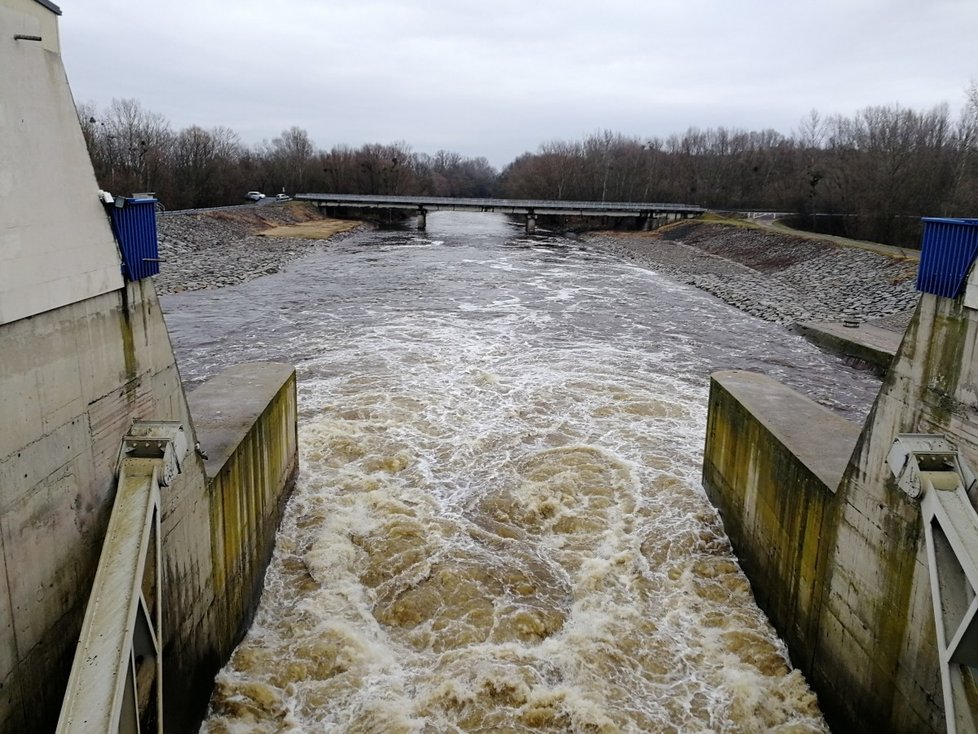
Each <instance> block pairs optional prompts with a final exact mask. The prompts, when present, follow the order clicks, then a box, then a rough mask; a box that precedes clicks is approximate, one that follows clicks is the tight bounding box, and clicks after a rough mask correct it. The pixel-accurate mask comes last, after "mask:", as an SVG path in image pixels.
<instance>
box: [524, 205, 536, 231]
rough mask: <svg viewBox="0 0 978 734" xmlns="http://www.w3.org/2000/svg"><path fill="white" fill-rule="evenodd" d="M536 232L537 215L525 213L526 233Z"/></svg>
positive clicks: (529, 212)
mask: <svg viewBox="0 0 978 734" xmlns="http://www.w3.org/2000/svg"><path fill="white" fill-rule="evenodd" d="M536 231H537V215H536V214H535V213H534V212H533V211H532V210H530V211H528V212H527V213H526V233H527V234H533V233H534V232H536Z"/></svg>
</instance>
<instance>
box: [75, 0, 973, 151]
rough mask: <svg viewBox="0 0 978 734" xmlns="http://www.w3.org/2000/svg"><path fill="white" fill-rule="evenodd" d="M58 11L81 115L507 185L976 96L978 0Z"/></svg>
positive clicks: (338, 2) (151, 6)
mask: <svg viewBox="0 0 978 734" xmlns="http://www.w3.org/2000/svg"><path fill="white" fill-rule="evenodd" d="M57 1H58V2H59V4H60V6H61V9H62V11H63V13H64V14H63V16H62V18H61V40H62V47H63V53H64V62H65V66H66V68H67V71H68V78H69V80H70V82H71V86H72V91H73V93H74V95H75V100H76V102H94V103H95V104H96V105H98V107H99V108H100V109H101V108H103V107H105V106H106V105H107V104H108V103H110V102H111V100H112V98H113V97H119V98H121V97H133V98H136V99H138V100H140V101H141V102H142V104H143V106H144V107H145V108H147V109H149V110H152V111H154V112H159V113H162V114H164V115H165V116H166V117H167V118H168V119H169V120H170V122H171V123H172V124H173V126H174V127H175V128H178V129H179V128H181V127H185V126H187V125H191V124H198V125H201V126H203V127H211V126H214V125H225V126H228V127H231V128H233V129H235V130H236V131H237V132H238V133H239V134H240V136H241V138H242V140H243V141H244V142H245V143H249V144H252V143H259V142H261V141H262V140H263V139H268V140H271V139H272V138H274V137H275V136H277V135H278V134H279V133H280V132H281V131H282V130H283V129H285V128H288V127H290V126H292V125H298V126H300V127H303V128H305V129H306V130H307V131H308V132H309V135H310V137H311V138H312V140H313V142H314V144H315V145H316V146H317V147H320V148H330V147H332V146H334V145H339V144H347V145H351V146H358V145H361V144H363V143H370V142H378V143H389V142H394V141H405V142H407V143H408V144H409V145H410V146H411V147H412V148H413V149H414V150H416V151H420V152H426V153H434V152H435V151H437V150H438V149H440V148H445V149H448V150H454V151H457V152H459V153H462V154H463V155H466V156H479V155H484V156H486V157H487V158H488V159H489V161H490V162H491V163H492V164H493V165H495V166H497V167H501V166H503V165H505V164H506V163H508V162H509V161H511V160H512V159H513V158H515V157H516V156H517V155H519V154H520V153H523V152H526V151H534V150H536V149H537V146H538V145H540V144H541V143H543V142H547V141H551V140H557V139H559V140H577V139H580V138H581V137H583V136H585V135H587V134H589V133H592V132H596V131H600V130H605V129H608V130H613V131H615V132H621V133H624V134H626V135H633V136H637V137H651V136H660V137H663V136H667V135H669V134H671V133H678V132H682V131H684V130H685V129H686V128H688V127H690V126H695V127H700V128H705V127H714V126H720V125H723V126H726V127H731V128H746V129H765V128H774V129H776V130H778V131H780V132H782V133H785V134H790V133H791V132H792V130H794V129H796V128H797V127H798V124H799V121H800V119H801V118H802V117H803V116H805V115H806V114H807V113H808V111H809V110H811V109H812V108H815V109H817V110H818V111H819V112H820V113H822V114H823V115H828V114H834V113H841V114H845V115H851V114H853V113H854V112H856V111H857V110H859V109H862V108H863V107H866V106H869V105H880V104H892V103H897V102H898V103H900V104H902V105H904V106H906V107H912V108H915V109H924V108H930V107H931V106H933V105H934V104H937V103H940V102H947V103H948V104H949V105H950V107H951V110H952V112H953V113H955V115H956V114H957V113H958V111H959V110H960V108H961V105H962V102H963V95H964V90H965V88H966V86H967V85H968V84H969V82H970V80H971V79H978V0H809V1H808V2H792V1H790V0H788V1H785V0H780V1H777V0H646V1H645V2H641V1H640V0H600V1H598V0H591V2H582V1H580V0H564V1H563V2H557V1H556V0H519V1H517V0H496V1H495V2H488V1H487V0H482V2H470V1H469V0H264V1H262V2H253V1H252V0H238V1H236V2H230V1H229V0H166V2H160V3H148V2H134V1H133V0H85V2H80V1H79V2H76V1H75V0H57Z"/></svg>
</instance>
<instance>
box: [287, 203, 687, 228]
mask: <svg viewBox="0 0 978 734" xmlns="http://www.w3.org/2000/svg"><path fill="white" fill-rule="evenodd" d="M292 198H294V199H297V200H300V201H311V202H314V203H315V204H316V205H317V206H318V207H319V208H320V209H325V210H327V211H330V210H336V209H342V208H357V209H406V210H410V211H414V212H417V216H418V229H424V228H425V226H426V224H427V217H428V212H430V211H467V212H498V213H500V214H519V215H523V216H525V217H526V231H527V234H533V232H534V231H535V230H536V224H537V217H539V216H541V215H558V216H571V217H619V218H622V217H625V218H627V217H634V218H636V219H638V220H639V225H640V228H641V229H649V228H650V227H651V226H653V225H654V224H656V223H657V222H660V221H662V220H666V221H669V220H672V219H686V218H688V217H696V216H700V215H701V214H703V213H704V212H705V211H706V209H704V208H702V207H699V206H694V205H692V204H662V203H650V202H623V201H607V202H606V201H546V200H539V201H538V200H532V199H465V198H456V197H446V196H363V195H360V194H296V195H295V196H294V197H292Z"/></svg>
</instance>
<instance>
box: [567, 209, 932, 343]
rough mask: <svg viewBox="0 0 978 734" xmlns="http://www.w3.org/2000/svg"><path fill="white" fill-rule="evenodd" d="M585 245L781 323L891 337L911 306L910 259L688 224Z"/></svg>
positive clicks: (603, 236) (603, 235)
mask: <svg viewBox="0 0 978 734" xmlns="http://www.w3.org/2000/svg"><path fill="white" fill-rule="evenodd" d="M583 239H584V240H585V242H587V243H589V244H590V245H592V246H594V247H596V248H599V249H601V250H604V251H607V252H612V253H614V254H617V255H619V256H621V257H624V258H626V259H628V260H631V261H633V262H635V263H636V264H638V265H641V266H643V267H647V268H650V269H653V270H656V271H659V272H661V273H663V274H665V275H667V276H668V277H670V278H672V279H674V280H677V281H679V282H682V283H686V284H688V285H693V286H696V287H697V288H700V289H702V290H705V291H707V292H709V293H712V294H713V295H714V296H716V297H717V298H719V299H721V300H722V301H725V302H726V303H728V304H730V305H732V306H735V307H736V308H739V309H741V310H742V311H746V312H747V313H749V314H752V315H754V316H757V317H758V318H762V319H764V320H766V321H773V322H775V323H779V324H784V325H792V324H794V323H797V322H807V321H844V320H845V321H856V322H873V323H878V324H879V325H880V326H881V327H883V328H889V329H892V330H895V331H897V330H902V329H903V328H904V327H905V326H906V323H907V321H908V320H909V315H910V313H911V312H912V310H913V308H914V307H915V305H916V303H917V296H918V293H917V291H916V288H915V279H916V273H917V263H916V262H914V261H913V260H910V259H903V258H894V257H887V256H885V255H881V254H878V253H875V252H868V251H865V250H862V249H857V248H846V247H841V246H839V245H837V244H835V243H831V242H825V241H820V240H816V239H812V238H810V237H801V236H796V235H793V234H788V233H783V232H776V231H766V230H762V229H759V228H753V227H740V226H733V225H729V224H720V223H711V222H701V221H693V222H685V223H682V224H678V225H673V226H670V227H668V228H664V229H662V230H659V231H656V232H598V233H593V234H590V235H586V236H584V238H583Z"/></svg>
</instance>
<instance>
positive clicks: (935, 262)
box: [917, 217, 978, 298]
mask: <svg viewBox="0 0 978 734" xmlns="http://www.w3.org/2000/svg"><path fill="white" fill-rule="evenodd" d="M923 222H924V239H923V242H922V243H921V247H920V268H919V269H918V270H917V290H918V291H923V292H924V293H933V294H935V295H938V296H943V297H945V298H957V297H958V295H959V294H960V293H961V289H962V287H963V286H964V281H965V278H966V277H967V276H968V271H969V270H970V269H971V264H972V263H973V262H974V261H975V255H978V219H944V218H938V217H924V219H923Z"/></svg>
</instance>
